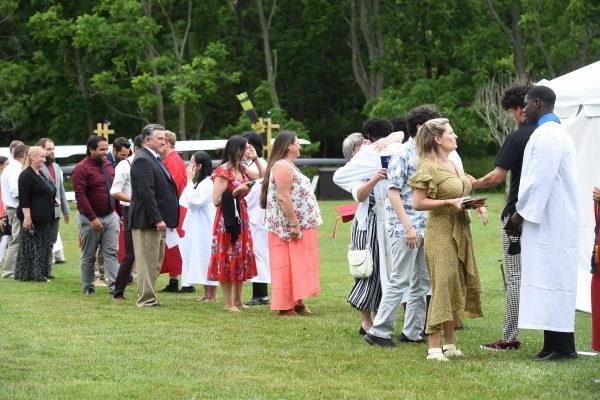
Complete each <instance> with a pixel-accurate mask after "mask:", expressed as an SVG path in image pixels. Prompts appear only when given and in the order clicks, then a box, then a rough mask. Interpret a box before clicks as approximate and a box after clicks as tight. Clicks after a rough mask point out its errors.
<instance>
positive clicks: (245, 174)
mask: <svg viewBox="0 0 600 400" xmlns="http://www.w3.org/2000/svg"><path fill="white" fill-rule="evenodd" d="M256 157H257V155H256V151H255V150H254V148H253V147H252V146H249V145H248V141H247V140H246V139H245V138H243V137H241V136H238V135H235V136H232V137H231V138H229V140H227V144H226V145H225V149H224V150H223V164H221V165H220V166H219V167H218V168H217V169H216V170H215V171H214V172H213V174H212V175H211V178H212V179H213V181H214V186H213V202H214V203H215V206H216V207H217V213H216V216H215V224H214V226H213V240H212V255H211V259H210V263H209V268H208V279H209V280H212V281H219V282H220V283H221V287H222V288H223V297H224V303H225V309H226V310H228V311H232V312H237V311H240V310H241V309H244V308H248V306H245V305H244V304H243V303H242V285H243V283H244V281H246V280H248V279H251V278H253V277H254V276H256V260H255V259H254V249H253V246H252V237H251V236H250V224H249V221H248V205H247V204H246V200H245V199H244V197H245V196H246V195H247V194H248V193H249V192H250V188H251V187H252V182H251V181H250V180H251V179H258V178H259V177H260V176H262V175H263V174H264V171H259V173H258V174H257V175H256V176H253V175H255V173H253V172H251V171H249V170H246V167H245V166H244V164H243V163H244V162H245V161H252V162H254V161H255V160H256Z"/></svg>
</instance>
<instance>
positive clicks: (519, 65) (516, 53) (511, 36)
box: [485, 0, 525, 80]
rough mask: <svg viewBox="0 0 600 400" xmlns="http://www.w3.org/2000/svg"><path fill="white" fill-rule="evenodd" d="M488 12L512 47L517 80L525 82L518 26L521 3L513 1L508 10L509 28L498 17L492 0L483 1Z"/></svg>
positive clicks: (523, 60) (523, 59) (517, 0)
mask: <svg viewBox="0 0 600 400" xmlns="http://www.w3.org/2000/svg"><path fill="white" fill-rule="evenodd" d="M485 4H486V6H487V8H488V11H489V12H490V14H491V15H492V17H494V19H495V20H496V22H497V23H498V24H499V25H500V28H502V31H504V33H505V34H506V36H507V37H508V40H510V43H511V44H512V47H513V64H514V68H515V75H516V76H517V79H518V80H525V50H524V48H523V32H522V31H521V27H520V26H519V20H520V19H521V1H520V0H513V2H512V5H511V8H510V26H508V25H507V24H506V23H505V21H503V19H502V18H501V17H500V15H499V14H498V12H497V11H496V8H495V7H494V3H492V0H485Z"/></svg>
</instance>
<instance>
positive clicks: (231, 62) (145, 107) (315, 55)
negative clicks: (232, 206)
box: [0, 0, 600, 157]
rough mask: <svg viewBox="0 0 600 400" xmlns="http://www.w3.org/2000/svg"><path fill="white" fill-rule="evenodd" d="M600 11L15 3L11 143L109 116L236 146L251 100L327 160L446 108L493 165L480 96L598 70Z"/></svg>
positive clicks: (5, 128) (73, 130)
mask: <svg viewBox="0 0 600 400" xmlns="http://www.w3.org/2000/svg"><path fill="white" fill-rule="evenodd" d="M259 3H260V4H261V7H262V9H263V15H264V16H265V20H266V21H267V24H266V32H267V33H268V43H269V44H270V49H271V52H270V53H269V54H270V56H271V57H270V58H271V59H272V60H271V64H270V65H271V66H272V67H274V68H273V70H274V73H273V76H272V77H271V78H269V76H268V74H267V68H266V67H265V57H266V55H265V52H264V51H263V49H264V43H265V42H264V40H263V35H264V33H265V29H263V28H262V27H261V24H260V22H259V16H258V10H259V8H258V4H259ZM352 10H354V12H352ZM599 11H600V5H599V4H598V2H597V1H593V0H565V1H562V2H557V1H553V0H497V1H491V0H461V1H449V0H445V1H433V0H418V1H412V0H411V1H408V0H335V1H323V0H280V1H276V0H202V1H192V0H81V1H68V2H65V1H59V0H29V1H17V0H0V36H1V37H2V40H0V132H1V133H2V135H1V136H0V144H3V145H6V144H7V143H8V142H9V141H10V140H11V139H14V138H21V139H24V140H26V141H32V140H34V139H36V138H39V137H41V136H47V135H49V136H52V137H54V138H55V139H56V141H57V143H58V144H67V143H82V142H83V141H84V140H85V139H86V137H87V136H88V135H89V134H90V133H91V131H92V129H93V128H94V126H95V123H96V122H100V121H102V120H104V119H108V120H110V121H111V122H112V127H113V128H115V129H116V131H117V133H118V134H120V135H124V136H133V135H135V134H136V133H138V132H139V130H140V127H141V126H143V124H145V123H147V122H148V121H153V122H154V121H156V122H161V123H165V124H166V126H167V127H168V128H170V129H171V130H173V131H176V132H177V133H178V134H179V136H180V138H189V139H196V138H213V137H224V136H226V135H229V134H231V133H232V132H236V131H238V130H239V129H242V128H244V127H245V126H247V125H248V124H247V121H246V120H245V118H246V117H245V116H244V115H243V114H242V113H241V108H240V105H239V103H238V101H237V99H236V97H235V95H236V94H237V93H239V92H242V91H247V92H248V93H249V94H250V95H251V98H252V100H253V101H254V103H255V106H256V108H257V110H258V111H259V113H260V114H261V115H264V114H265V113H266V111H267V110H269V109H275V110H274V116H275V117H277V118H278V121H277V122H280V123H282V124H283V125H284V127H288V128H294V129H298V130H299V131H301V132H303V133H304V134H306V135H308V136H309V137H310V138H311V140H312V141H313V142H317V141H318V142H320V152H321V153H322V154H323V155H327V156H333V155H339V153H340V150H339V148H340V143H341V140H342V138H343V137H344V135H346V134H347V133H350V132H353V131H357V130H360V124H361V121H362V120H363V119H364V118H365V117H366V116H368V115H371V116H381V117H386V118H389V117H393V116H396V115H401V114H403V113H405V112H406V111H408V110H409V109H410V108H411V107H413V106H415V105H418V104H421V103H435V104H437V105H438V106H439V107H440V108H441V109H442V110H443V111H444V112H445V113H447V114H448V116H449V117H450V118H451V120H452V123H453V125H454V128H455V130H456V132H458V133H459V134H460V136H461V138H462V139H461V146H462V149H463V150H462V154H463V156H470V157H478V156H481V155H484V154H489V153H493V152H494V150H495V148H494V145H491V146H489V135H488V134H487V132H486V128H485V125H484V124H483V122H482V121H481V120H480V119H479V118H478V117H477V115H476V113H475V111H474V105H473V102H474V98H475V94H476V92H477V90H478V88H479V87H481V85H483V84H484V83H485V82H487V81H488V80H489V79H490V78H492V77H495V76H504V77H519V78H521V79H525V78H527V77H529V78H531V79H533V80H537V79H540V78H544V77H548V78H550V77H553V76H557V75H560V74H563V73H566V72H568V71H570V70H572V69H574V68H577V67H580V66H583V65H585V64H587V63H589V62H591V61H594V60H596V59H598V55H600V29H599V28H598V24H597V21H596V20H597V18H596V17H597V16H598V15H599V14H598V13H599ZM353 27H354V29H353ZM353 33H354V35H353ZM353 49H354V51H353ZM353 55H355V56H356V57H354V58H353ZM353 59H354V60H355V63H353ZM267 63H268V60H267ZM361 79H362V80H363V83H364V82H366V84H370V86H369V87H368V88H366V86H361V85H360V83H361ZM271 81H272V82H273V85H269V82H271ZM367 89H368V90H367ZM274 99H276V101H274ZM274 104H279V105H280V107H281V108H280V109H276V108H277V107H276V106H275V105H274Z"/></svg>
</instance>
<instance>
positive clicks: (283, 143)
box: [260, 131, 296, 208]
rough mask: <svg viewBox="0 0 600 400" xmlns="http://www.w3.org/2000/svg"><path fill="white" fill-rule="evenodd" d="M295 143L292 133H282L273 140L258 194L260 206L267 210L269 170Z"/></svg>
mask: <svg viewBox="0 0 600 400" xmlns="http://www.w3.org/2000/svg"><path fill="white" fill-rule="evenodd" d="M295 141H296V133H295V132H292V131H283V132H281V133H280V134H279V135H277V137H276V138H275V141H274V142H273V149H272V150H271V155H270V156H269V162H268V163H267V170H266V171H265V177H264V179H263V185H262V191H261V192H260V206H261V207H262V208H267V195H268V192H269V177H270V176H271V169H272V168H273V164H275V163H276V162H277V161H279V160H281V159H283V158H285V156H286V155H287V152H288V150H289V147H290V145H292V144H294V142H295Z"/></svg>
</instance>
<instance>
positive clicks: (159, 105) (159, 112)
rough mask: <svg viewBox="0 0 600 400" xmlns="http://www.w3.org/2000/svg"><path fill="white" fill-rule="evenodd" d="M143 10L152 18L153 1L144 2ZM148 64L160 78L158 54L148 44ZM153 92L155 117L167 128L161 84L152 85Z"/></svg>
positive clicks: (154, 75) (146, 53)
mask: <svg viewBox="0 0 600 400" xmlns="http://www.w3.org/2000/svg"><path fill="white" fill-rule="evenodd" d="M142 8H143V9H144V15H145V16H146V17H148V18H151V17H152V0H142ZM145 56H146V62H147V63H148V65H149V66H150V72H152V76H153V77H154V78H157V77H158V70H157V69H156V65H154V59H155V58H156V53H155V52H154V49H153V48H152V46H151V45H150V44H149V43H148V46H147V47H146V50H145ZM152 92H154V95H155V96H156V108H155V110H154V116H155V118H156V122H157V123H158V124H160V125H162V126H165V103H164V99H163V94H162V87H161V86H160V84H159V83H154V84H153V85H152Z"/></svg>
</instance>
